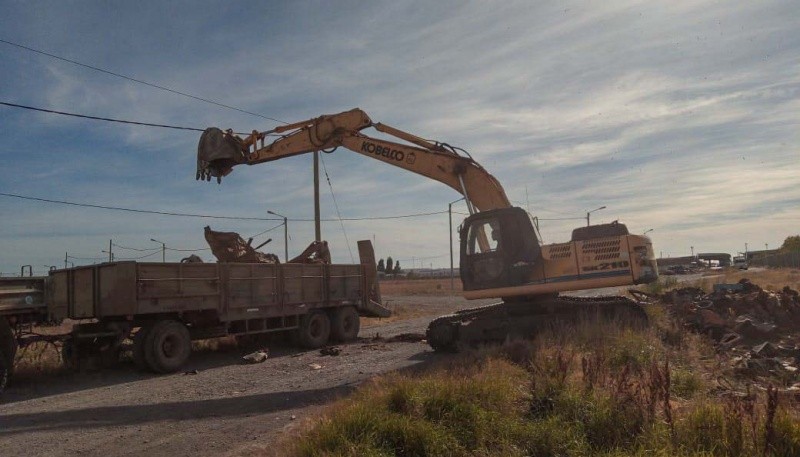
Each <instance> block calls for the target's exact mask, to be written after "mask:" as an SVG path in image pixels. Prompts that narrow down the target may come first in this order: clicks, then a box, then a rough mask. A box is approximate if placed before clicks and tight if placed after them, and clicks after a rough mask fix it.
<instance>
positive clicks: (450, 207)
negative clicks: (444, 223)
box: [447, 197, 464, 290]
mask: <svg viewBox="0 0 800 457" xmlns="http://www.w3.org/2000/svg"><path fill="white" fill-rule="evenodd" d="M463 199H464V197H461V198H459V199H458V200H454V201H452V202H450V203H448V204H447V217H448V219H449V220H450V290H455V289H456V285H455V279H453V272H454V268H453V203H458V202H460V201H461V200H463Z"/></svg>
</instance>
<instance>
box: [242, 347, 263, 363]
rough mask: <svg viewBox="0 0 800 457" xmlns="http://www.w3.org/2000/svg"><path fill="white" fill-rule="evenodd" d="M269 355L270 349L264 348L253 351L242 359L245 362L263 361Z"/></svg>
mask: <svg viewBox="0 0 800 457" xmlns="http://www.w3.org/2000/svg"><path fill="white" fill-rule="evenodd" d="M268 357H269V351H268V350H267V349H262V350H260V351H256V352H251V353H250V354H247V355H246V356H244V357H242V360H243V361H244V362H245V363H262V362H264V361H266V360H267V358H268Z"/></svg>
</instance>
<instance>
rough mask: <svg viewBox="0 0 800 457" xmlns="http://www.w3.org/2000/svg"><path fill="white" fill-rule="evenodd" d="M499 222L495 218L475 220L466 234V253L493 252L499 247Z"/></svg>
mask: <svg viewBox="0 0 800 457" xmlns="http://www.w3.org/2000/svg"><path fill="white" fill-rule="evenodd" d="M501 242H502V240H501V234H500V223H499V221H497V219H494V218H492V219H485V220H482V221H475V222H474V223H473V224H471V225H470V227H469V233H468V234H467V255H473V254H482V253H486V252H494V251H497V250H499V249H500V243H501Z"/></svg>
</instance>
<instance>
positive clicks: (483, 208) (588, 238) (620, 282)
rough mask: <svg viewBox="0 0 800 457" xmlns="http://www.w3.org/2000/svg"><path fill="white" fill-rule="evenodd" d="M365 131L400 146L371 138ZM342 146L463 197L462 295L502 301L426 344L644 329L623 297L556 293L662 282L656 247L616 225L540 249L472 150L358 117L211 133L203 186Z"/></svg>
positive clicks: (524, 218)
mask: <svg viewBox="0 0 800 457" xmlns="http://www.w3.org/2000/svg"><path fill="white" fill-rule="evenodd" d="M367 128H374V129H375V130H377V131H378V132H381V133H383V134H385V135H387V136H390V137H393V140H391V141H390V140H386V139H381V138H374V137H370V136H367V135H366V134H364V133H363V130H365V129H367ZM394 138H396V139H397V140H401V141H402V142H399V141H397V140H394ZM338 147H344V148H347V149H349V150H351V151H354V152H356V153H358V154H361V155H364V156H367V157H370V158H372V159H376V160H379V161H381V162H384V163H387V164H390V165H394V166H396V167H400V168H403V169H406V170H408V171H411V172H414V173H417V174H420V175H422V176H425V177H428V178H430V179H434V180H436V181H439V182H441V183H443V184H445V185H447V186H449V187H451V188H453V189H454V190H456V191H457V192H459V193H460V194H461V195H463V196H464V200H465V202H466V205H467V209H468V211H469V216H468V217H467V218H466V219H465V220H464V222H463V224H462V225H461V227H460V229H459V231H460V243H461V246H460V275H461V281H462V284H463V295H464V297H465V298H467V299H482V298H500V299H502V301H501V302H499V303H496V304H493V305H488V306H482V307H478V308H471V309H465V310H461V311H458V312H456V313H454V314H451V315H447V316H441V317H439V318H437V319H435V320H433V321H432V322H431V323H430V325H429V326H428V329H427V333H426V336H427V340H428V343H429V344H430V345H431V347H432V348H433V349H434V350H437V351H453V350H459V349H460V348H462V347H465V346H473V345H476V344H482V343H488V342H497V341H503V340H505V339H507V338H509V337H515V336H522V337H524V336H529V335H531V334H535V333H536V331H538V330H539V329H542V328H544V327H547V326H550V325H553V324H554V323H557V322H575V321H576V319H578V318H579V317H581V316H601V317H602V318H608V319H620V320H624V321H626V322H632V323H635V324H643V323H644V324H646V321H647V316H646V314H645V313H644V311H643V310H642V309H641V307H640V306H639V305H638V304H636V302H634V301H632V300H630V299H627V298H625V297H620V296H605V297H594V298H580V297H571V296H564V295H559V293H560V292H566V291H574V290H583V289H596V288H603V287H613V286H627V285H633V284H644V283H649V282H652V281H655V280H656V279H657V278H658V268H657V266H656V260H655V257H654V255H653V246H652V243H651V241H650V239H649V238H647V237H646V236H642V235H632V234H630V233H629V232H628V230H627V228H626V227H625V225H624V224H620V223H617V222H614V223H610V224H600V225H592V226H587V227H580V228H577V229H575V230H573V232H572V238H571V240H570V241H569V242H565V243H556V244H542V242H541V241H540V240H541V237H540V236H539V233H538V228H537V224H536V223H535V220H534V219H533V218H532V217H531V216H530V214H529V213H528V212H527V211H525V210H524V209H522V208H519V207H515V206H513V205H512V204H511V202H510V201H509V199H508V197H507V196H506V193H505V190H504V189H503V187H502V186H501V185H500V183H499V181H498V180H497V179H496V178H495V177H494V176H492V175H491V174H490V173H489V172H488V171H486V169H485V168H483V166H481V165H480V164H479V163H478V162H476V161H475V160H474V159H473V158H472V157H471V156H470V155H469V154H468V153H467V152H466V151H465V150H463V149H461V148H457V147H453V146H450V145H449V144H447V143H442V142H437V141H431V140H427V139H424V138H422V137H419V136H416V135H413V134H410V133H407V132H404V131H402V130H398V129H396V128H394V127H390V126H388V125H385V124H382V123H374V122H372V120H371V119H370V117H369V116H368V115H367V114H366V113H365V112H364V111H362V110H361V109H359V108H355V109H352V110H350V111H345V112H342V113H338V114H331V115H323V116H320V117H317V118H314V119H308V120H305V121H301V122H296V123H292V124H288V125H281V126H278V127H276V128H274V129H272V130H269V131H265V132H259V131H253V132H252V133H251V134H249V135H248V136H247V137H245V138H241V137H239V136H238V135H237V134H234V133H233V131H232V130H226V131H223V130H221V129H219V128H216V127H210V128H208V129H206V130H205V131H204V132H203V134H202V136H201V138H200V142H199V144H198V148H197V174H196V178H197V179H198V180H205V181H210V180H211V179H212V178H216V180H217V182H218V183H219V182H221V180H222V178H223V177H225V176H227V175H228V174H230V173H231V172H232V171H233V168H234V167H236V166H237V165H242V164H246V165H256V164H260V163H265V162H270V161H273V160H279V159H283V158H286V157H292V156H296V155H299V154H305V153H309V152H315V151H322V152H333V151H334V150H335V149H336V148H338Z"/></svg>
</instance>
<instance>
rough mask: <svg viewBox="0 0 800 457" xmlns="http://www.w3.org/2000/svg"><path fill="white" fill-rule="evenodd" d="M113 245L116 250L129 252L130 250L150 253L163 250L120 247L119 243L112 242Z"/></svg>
mask: <svg viewBox="0 0 800 457" xmlns="http://www.w3.org/2000/svg"><path fill="white" fill-rule="evenodd" d="M111 245H112V246H114V247H115V248H120V249H127V250H130V251H138V252H150V251H160V250H161V248H150V249H140V248H129V247H126V246H121V245H119V244H117V243H114V242H112V243H111Z"/></svg>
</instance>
